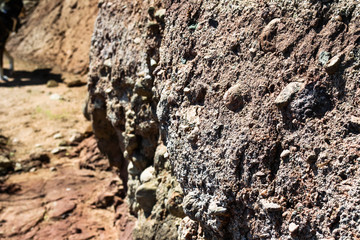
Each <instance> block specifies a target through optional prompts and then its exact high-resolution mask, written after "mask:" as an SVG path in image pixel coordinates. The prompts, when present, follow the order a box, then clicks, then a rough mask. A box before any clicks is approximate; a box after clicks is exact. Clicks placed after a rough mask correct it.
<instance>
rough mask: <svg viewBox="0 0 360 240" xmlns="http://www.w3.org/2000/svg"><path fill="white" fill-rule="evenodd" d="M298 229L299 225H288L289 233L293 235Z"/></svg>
mask: <svg viewBox="0 0 360 240" xmlns="http://www.w3.org/2000/svg"><path fill="white" fill-rule="evenodd" d="M298 229H299V225H297V224H295V223H290V225H289V232H290V233H295V232H296V231H297V230H298Z"/></svg>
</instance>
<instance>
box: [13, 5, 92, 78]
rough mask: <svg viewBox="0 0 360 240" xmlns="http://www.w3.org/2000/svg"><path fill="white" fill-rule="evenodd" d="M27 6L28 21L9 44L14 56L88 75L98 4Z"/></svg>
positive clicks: (26, 19) (24, 21) (25, 20)
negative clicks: (91, 39)
mask: <svg viewBox="0 0 360 240" xmlns="http://www.w3.org/2000/svg"><path fill="white" fill-rule="evenodd" d="M24 3H25V7H26V9H27V10H28V11H27V17H26V18H25V19H23V20H22V22H23V26H22V27H21V28H20V29H19V31H18V32H17V33H16V34H15V35H13V36H12V37H11V38H10V39H9V42H8V44H7V48H8V49H9V50H10V52H11V53H12V55H15V56H16V57H17V58H20V59H27V60H30V61H32V62H34V61H35V62H37V63H41V64H42V65H44V66H47V67H52V68H53V67H56V68H58V69H60V70H65V71H69V72H73V73H81V74H84V73H86V72H87V70H88V66H89V55H88V52H89V48H90V43H91V42H90V38H91V34H92V32H93V29H94V21H95V18H96V15H97V10H98V9H97V3H98V1H97V0H87V1H78V0H32V1H26V0H25V1H24ZM34 5H35V6H34ZM15 64H16V63H15ZM15 68H16V66H15Z"/></svg>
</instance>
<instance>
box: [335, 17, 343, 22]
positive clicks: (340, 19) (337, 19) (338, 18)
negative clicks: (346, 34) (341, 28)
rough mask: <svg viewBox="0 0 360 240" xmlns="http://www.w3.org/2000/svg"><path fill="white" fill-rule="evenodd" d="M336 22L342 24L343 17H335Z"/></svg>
mask: <svg viewBox="0 0 360 240" xmlns="http://www.w3.org/2000/svg"><path fill="white" fill-rule="evenodd" d="M334 20H335V21H338V22H342V20H343V19H342V17H341V15H336V16H335V17H334Z"/></svg>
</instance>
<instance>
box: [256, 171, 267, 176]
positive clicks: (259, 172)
mask: <svg viewBox="0 0 360 240" xmlns="http://www.w3.org/2000/svg"><path fill="white" fill-rule="evenodd" d="M254 176H255V177H265V176H266V174H265V173H263V172H262V171H258V172H257V173H255V174H254Z"/></svg>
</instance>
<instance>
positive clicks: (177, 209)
mask: <svg viewBox="0 0 360 240" xmlns="http://www.w3.org/2000/svg"><path fill="white" fill-rule="evenodd" d="M183 199H184V195H183V194H182V193H179V192H176V191H175V192H173V193H171V194H170V197H169V198H168V201H167V202H166V208H167V209H168V210H169V212H170V214H171V215H173V216H176V217H179V218H183V217H185V216H186V215H185V213H184V210H183V206H182V202H183Z"/></svg>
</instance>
